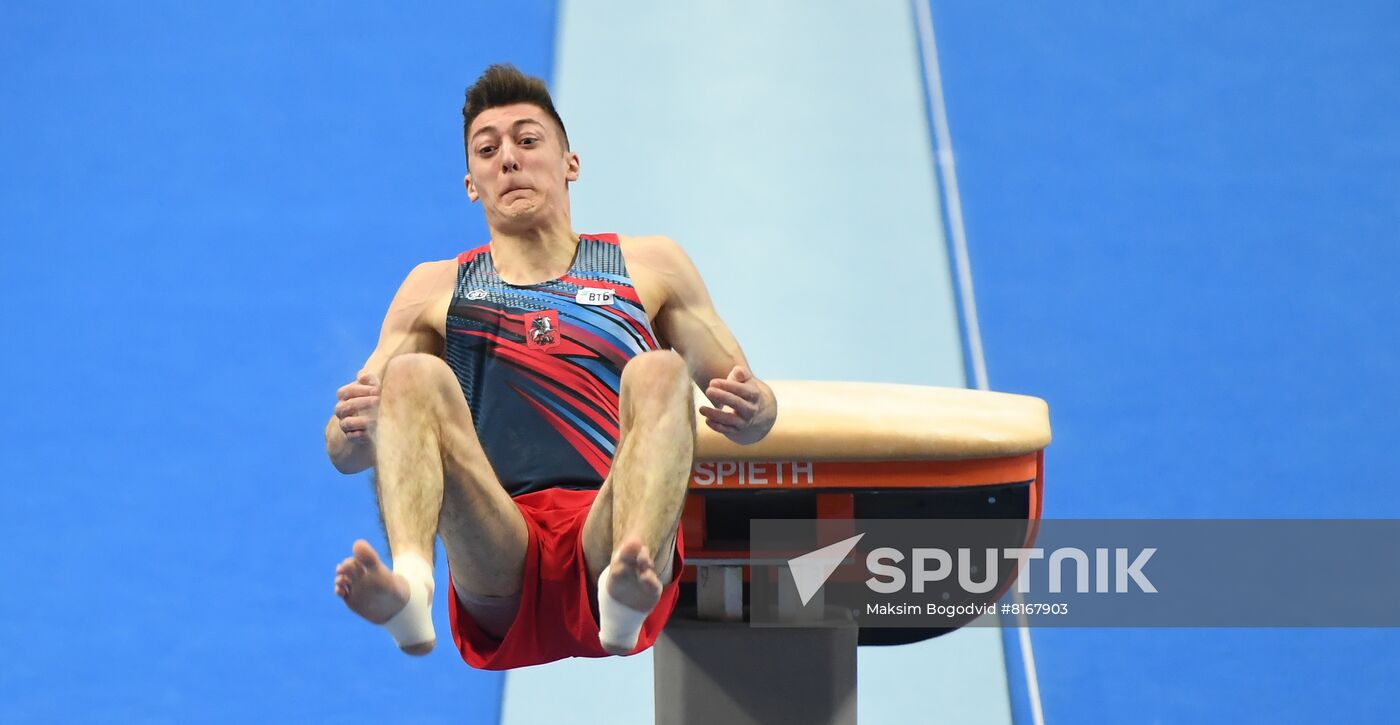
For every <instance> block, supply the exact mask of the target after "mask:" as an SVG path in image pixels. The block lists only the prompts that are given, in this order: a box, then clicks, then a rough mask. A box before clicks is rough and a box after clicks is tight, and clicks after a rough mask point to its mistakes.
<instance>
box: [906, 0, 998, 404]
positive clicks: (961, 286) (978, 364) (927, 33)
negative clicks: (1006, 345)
mask: <svg viewBox="0 0 1400 725" xmlns="http://www.w3.org/2000/svg"><path fill="white" fill-rule="evenodd" d="M914 12H915V13H916V14H917V17H918V24H919V44H920V45H921V46H922V47H923V51H924V76H925V78H924V79H925V82H926V83H927V85H928V95H929V104H930V105H931V107H932V108H931V111H932V115H933V133H934V141H935V143H936V145H937V147H938V168H939V171H940V172H941V174H942V176H943V183H942V184H941V187H942V189H943V196H944V206H945V207H946V211H947V213H948V228H949V232H950V233H951V236H952V240H953V265H954V268H955V270H956V273H957V275H958V294H959V296H960V298H961V302H962V312H963V317H964V324H965V325H966V326H967V343H968V347H969V350H968V352H969V354H970V356H971V357H972V374H973V387H975V388H977V389H978V390H987V360H986V358H985V357H984V356H983V354H982V329H981V328H980V327H979V326H978V324H977V300H976V297H975V295H973V292H972V264H971V262H970V261H969V260H968V256H967V234H966V233H965V232H964V230H963V214H962V197H961V196H959V194H958V172H957V168H956V167H955V165H954V163H953V140H952V135H951V134H949V132H948V111H947V108H946V107H945V106H944V104H943V75H942V73H940V72H939V70H938V44H937V43H936V42H935V41H934V36H933V13H932V11H931V10H929V6H928V0H914Z"/></svg>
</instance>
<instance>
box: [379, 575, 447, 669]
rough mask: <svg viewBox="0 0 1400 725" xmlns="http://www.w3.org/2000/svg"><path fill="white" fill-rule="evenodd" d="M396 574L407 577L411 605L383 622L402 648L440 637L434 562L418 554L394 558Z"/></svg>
mask: <svg viewBox="0 0 1400 725" xmlns="http://www.w3.org/2000/svg"><path fill="white" fill-rule="evenodd" d="M394 573H395V574H398V575H399V576H402V577H403V578H404V579H407V580H408V604H405V605H404V607H403V609H400V610H399V612H398V614H395V615H394V616H393V617H390V618H389V621H387V622H385V623H384V628H385V629H387V630H389V636H391V637H393V638H394V643H395V644H397V645H398V646H399V647H412V646H414V645H419V644H425V643H427V642H432V641H434V640H435V639H437V636H436V635H435V634H434V633H433V599H432V595H431V594H429V592H430V591H431V588H432V584H433V565H432V564H429V563H428V562H427V561H424V560H423V559H422V558H421V557H417V556H403V557H398V558H395V559H394Z"/></svg>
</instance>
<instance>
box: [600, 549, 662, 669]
mask: <svg viewBox="0 0 1400 725" xmlns="http://www.w3.org/2000/svg"><path fill="white" fill-rule="evenodd" d="M611 570H612V565H611V564H609V565H608V566H605V567H603V573H602V574H600V575H598V639H599V641H601V642H602V643H603V646H604V647H607V648H608V649H613V650H627V651H628V652H631V651H632V649H633V648H635V647H636V646H637V637H639V636H641V634H642V624H643V623H645V622H646V621H647V617H648V616H649V615H650V614H651V612H650V611H646V612H639V611H637V610H635V609H633V608H631V607H629V606H627V605H626V604H623V603H622V602H619V601H617V600H616V599H613V598H612V595H611V594H608V572H609V571H611Z"/></svg>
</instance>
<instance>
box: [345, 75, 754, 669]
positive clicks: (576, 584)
mask: <svg viewBox="0 0 1400 725" xmlns="http://www.w3.org/2000/svg"><path fill="white" fill-rule="evenodd" d="M462 118H463V133H464V137H465V143H466V155H467V176H466V189H467V197H468V198H469V199H470V200H471V201H472V202H473V203H476V202H480V203H481V205H482V208H483V210H484V212H485V216H486V224H487V226H488V227H489V229H490V234H491V236H490V241H489V242H488V243H487V244H484V245H482V246H480V247H478V248H476V249H472V250H470V251H467V252H463V253H462V254H461V255H459V256H457V257H456V258H454V259H445V260H441V261H432V262H424V263H422V264H419V265H418V266H417V267H415V268H414V269H413V270H412V271H411V272H410V273H409V274H408V277H407V278H406V279H405V280H404V282H403V284H402V285H401V286H400V287H399V290H398V292H397V293H396V294H395V295H394V299H393V302H392V303H391V304H390V305H389V310H388V313H387V314H386V315H385V317H384V324H383V328H382V330H381V332H380V337H379V343H378V345H377V346H376V347H375V349H374V352H373V353H372V354H371V355H370V356H369V359H368V360H367V361H366V362H365V364H364V367H363V368H362V369H361V370H360V371H359V373H358V374H357V376H356V379H355V380H354V381H353V382H351V383H349V384H347V385H345V386H344V387H342V388H340V390H339V391H338V393H337V397H338V401H337V403H336V406H335V414H334V416H333V417H332V418H331V419H330V422H329V423H328V424H327V425H326V450H327V452H328V454H329V455H330V458H331V461H332V462H333V463H334V464H335V467H336V468H337V469H338V470H340V471H341V472H342V473H355V472H358V471H362V470H364V469H366V468H369V467H371V466H373V467H374V481H375V490H376V493H377V495H378V500H379V509H380V515H381V518H382V520H383V524H384V529H385V533H386V535H387V537H388V541H389V552H390V555H391V562H392V565H391V566H390V565H386V564H385V562H384V561H383V560H381V559H380V557H379V554H378V553H377V552H376V551H375V550H374V548H373V547H372V546H370V544H369V543H368V542H366V541H364V540H363V539H361V540H358V541H356V542H355V543H354V545H353V547H352V556H350V557H349V558H347V559H345V560H344V561H343V562H341V563H340V565H339V566H338V567H336V573H335V592H336V594H337V595H339V596H340V597H341V598H342V599H344V600H345V604H346V605H347V606H348V607H349V608H350V609H351V610H352V611H354V612H355V613H356V614H358V615H360V616H362V617H364V618H365V619H367V620H369V621H370V622H372V623H375V624H382V625H384V626H385V628H386V629H388V630H389V633H390V634H391V635H392V636H393V638H394V641H395V642H396V643H397V644H398V646H399V648H400V649H402V650H403V651H404V652H407V653H409V654H412V655H423V654H427V653H428V652H430V651H432V649H433V646H434V644H435V643H436V635H435V633H434V631H433V624H432V617H431V613H430V609H431V606H432V598H433V552H434V549H433V537H434V536H435V535H436V536H440V537H441V538H442V543H443V548H444V549H445V550H446V551H447V564H448V570H449V573H450V579H449V581H450V585H449V599H450V600H451V609H450V610H449V621H450V622H451V625H452V636H453V639H454V640H455V642H456V644H457V647H458V650H459V651H460V652H461V655H462V658H463V659H464V660H465V661H466V662H467V663H468V664H470V665H471V666H473V667H477V668H483V669H510V668H514V667H524V666H528V665H534V664H541V663H545V662H551V661H554V660H558V659H561V658H564V657H603V656H606V655H608V654H618V655H625V654H632V653H636V652H640V651H642V650H644V649H646V648H647V647H650V646H651V645H652V643H653V642H654V641H655V640H656V637H657V636H658V635H659V634H660V632H661V628H662V627H663V626H665V623H666V619H667V618H668V617H669V616H670V614H671V610H672V609H673V608H674V607H675V603H676V597H677V586H678V585H677V580H678V579H679V575H680V571H681V567H682V566H683V563H684V551H683V543H682V541H681V536H680V527H679V520H680V513H681V508H682V504H683V503H684V500H685V492H686V485H687V482H688V481H689V477H690V469H691V463H692V457H693V450H694V442H695V413H694V411H693V408H692V406H693V403H692V397H691V381H692V380H694V381H695V383H697V384H698V385H699V386H700V387H701V388H702V389H703V390H704V391H705V395H706V397H707V398H708V399H709V402H710V405H705V406H701V407H700V408H699V411H700V414H701V415H702V416H704V418H705V423H706V424H707V425H708V426H709V427H710V428H712V429H714V430H715V431H717V432H719V433H721V434H723V435H725V436H727V437H728V438H729V439H730V440H733V441H735V442H737V443H741V444H748V443H753V442H756V441H758V440H760V439H761V438H763V437H764V436H765V435H766V434H767V433H768V431H769V429H770V428H772V426H773V421H774V419H775V418H776V415H777V402H776V401H775V400H774V397H773V391H772V390H771V389H770V388H769V387H768V386H767V385H766V384H764V383H763V382H762V381H760V380H759V379H758V378H756V377H754V376H753V374H752V373H751V372H750V370H749V367H748V362H747V361H746V360H745V358H744V353H743V351H742V350H740V348H739V345H738V343H737V342H736V341H735V339H734V336H733V335H732V334H731V333H730V331H729V329H728V328H727V327H726V326H725V324H724V323H723V322H722V321H721V320H720V319H719V317H718V315H717V314H716V312H715V309H714V306H713V304H712V302H711V300H710V297H709V294H708V292H707V291H706V289H705V286H704V283H703V282H702V281H701V279H700V276H699V274H698V272H697V271H696V269H695V267H694V265H693V264H692V263H691V262H690V259H689V258H688V257H687V256H686V254H685V252H684V251H683V250H682V249H681V248H680V247H679V246H678V245H677V244H676V243H675V242H673V241H671V240H670V239H668V238H666V237H626V236H620V235H616V234H596V235H594V234H585V235H580V234H577V233H575V232H574V230H573V227H572V225H571V221H570V210H569V183H570V182H574V181H577V180H578V176H579V158H578V154H576V153H574V152H572V151H571V150H570V149H569V140H568V136H567V135H566V133H565V131H564V124H563V122H562V121H561V120H560V118H559V114H558V113H557V112H556V111H555V109H554V104H553V102H552V101H551V99H550V97H549V92H548V90H547V89H546V88H545V84H544V82H543V81H541V80H540V79H538V78H534V77H530V76H527V75H525V74H523V73H521V72H520V71H518V70H516V69H515V68H513V67H511V66H508V65H495V66H492V67H490V68H488V69H487V70H486V72H485V73H484V74H483V75H482V76H481V77H480V78H479V79H478V80H477V82H476V83H475V84H474V85H472V86H471V87H470V88H468V89H467V94H466V103H465V105H464V106H463V108H462ZM639 183H644V182H639Z"/></svg>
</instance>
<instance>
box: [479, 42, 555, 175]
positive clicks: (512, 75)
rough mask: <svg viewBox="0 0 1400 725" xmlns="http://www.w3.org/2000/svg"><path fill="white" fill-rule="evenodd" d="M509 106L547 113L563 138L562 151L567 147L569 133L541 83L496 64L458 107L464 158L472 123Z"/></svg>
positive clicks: (505, 65) (507, 64) (510, 66)
mask: <svg viewBox="0 0 1400 725" xmlns="http://www.w3.org/2000/svg"><path fill="white" fill-rule="evenodd" d="M513 103H533V104H534V105H536V106H539V107H540V109H541V110H543V111H544V112H545V113H548V114H549V117H550V118H553V119H554V122H555V123H557V124H559V132H560V133H561V134H563V136H564V148H565V149H567V148H569V132H568V131H565V130H564V121H563V120H562V119H560V118H559V112H558V111H555V110H554V101H552V100H550V98H549V89H548V88H547V87H545V84H544V81H543V80H541V79H539V78H536V77H535V76H528V75H525V74H524V73H521V72H520V70H519V69H517V68H516V67H515V66H513V65H510V64H509V63H497V64H496V65H493V66H491V67H490V68H487V69H486V72H485V73H482V74H481V77H480V78H478V79H476V83H473V84H472V85H471V87H470V88H468V89H467V101H466V103H464V104H463V105H462V143H463V144H464V145H466V147H467V156H468V157H470V156H471V139H470V138H468V132H469V129H471V127H472V121H475V120H476V117H477V116H479V115H481V112H482V111H485V110H486V109H488V108H496V107H497V106H509V105H511V104H513Z"/></svg>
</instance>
